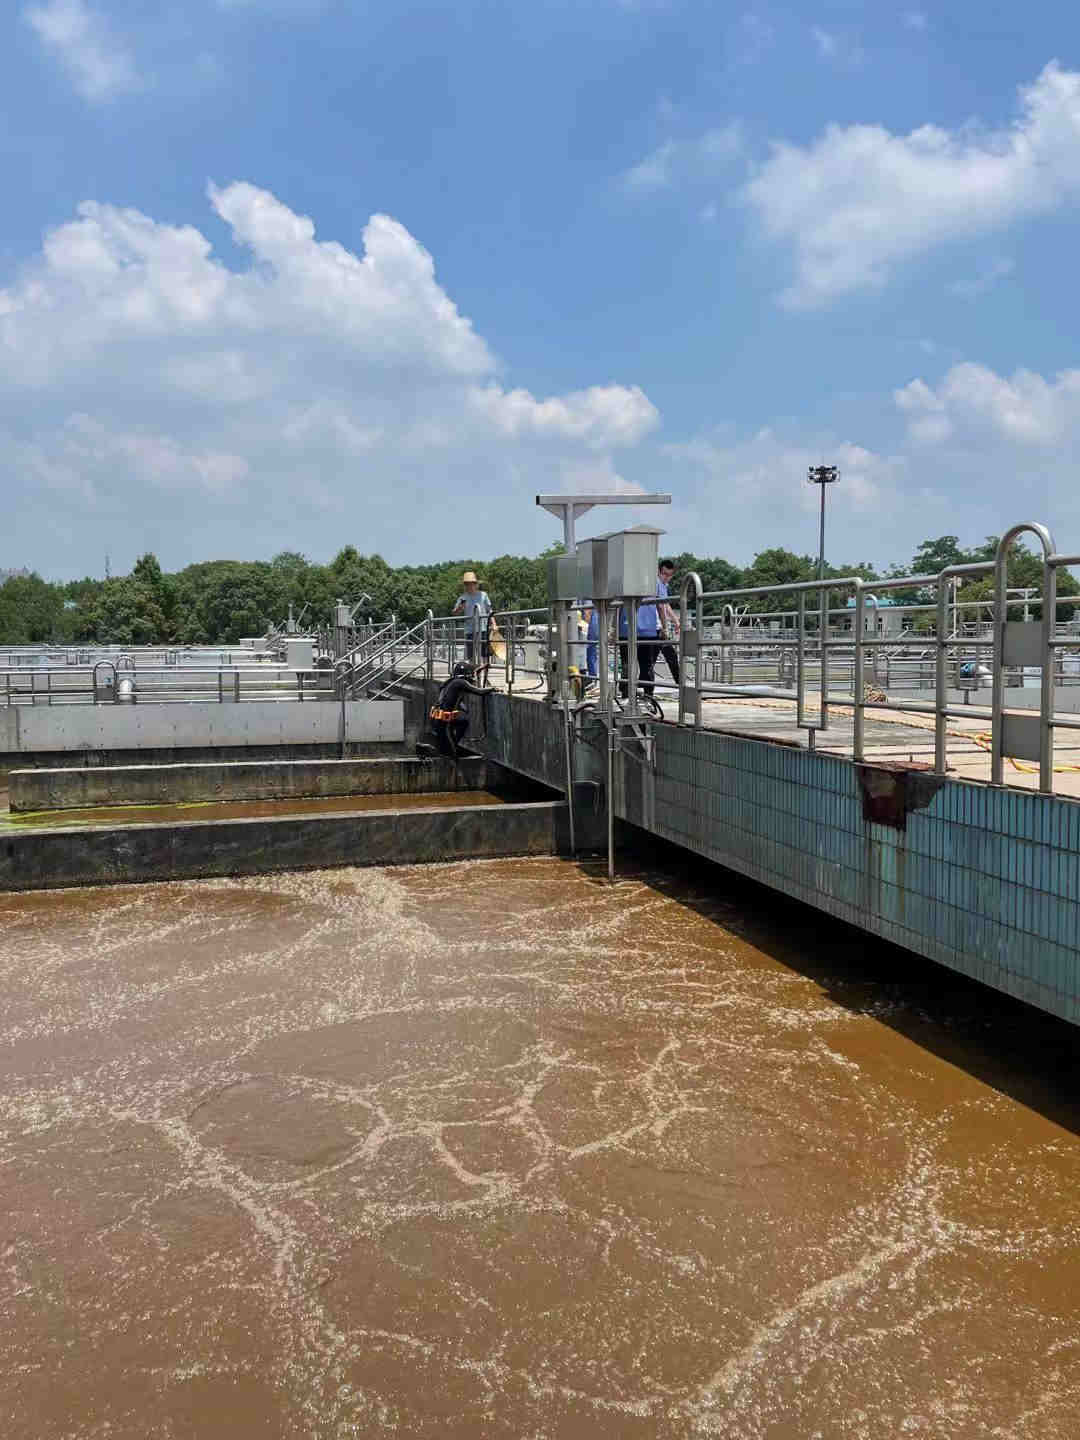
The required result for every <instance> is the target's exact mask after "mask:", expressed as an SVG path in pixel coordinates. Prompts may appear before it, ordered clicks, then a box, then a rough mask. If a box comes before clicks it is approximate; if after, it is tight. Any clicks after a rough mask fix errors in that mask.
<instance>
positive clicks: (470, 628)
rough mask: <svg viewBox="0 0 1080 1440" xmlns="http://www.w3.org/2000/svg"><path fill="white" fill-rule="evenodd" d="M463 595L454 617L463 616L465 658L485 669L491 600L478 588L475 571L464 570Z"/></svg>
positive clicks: (457, 604) (457, 603) (455, 608)
mask: <svg viewBox="0 0 1080 1440" xmlns="http://www.w3.org/2000/svg"><path fill="white" fill-rule="evenodd" d="M461 583H462V584H463V585H464V587H465V590H464V593H463V594H461V595H459V596H458V598H457V602H456V604H455V605H454V609H453V611H452V612H451V613H452V614H454V615H464V616H465V658H466V660H470V661H472V662H473V663H474V664H476V665H477V666H479V667H481V669H483V670H486V669H487V663H488V657H489V655H490V653H491V647H490V645H489V644H488V625H489V623H490V618H491V600H490V599H489V598H488V594H487V591H486V590H482V589H481V588H480V582H479V580H477V578H476V571H475V570H466V571H465V574H464V575H463V576H462V577H461Z"/></svg>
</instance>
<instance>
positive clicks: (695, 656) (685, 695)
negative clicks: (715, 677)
mask: <svg viewBox="0 0 1080 1440" xmlns="http://www.w3.org/2000/svg"><path fill="white" fill-rule="evenodd" d="M691 591H692V592H693V598H694V605H695V614H694V615H691V614H690V606H689V603H688V602H689V600H690V594H691ZM701 596H702V585H701V576H700V575H699V574H698V573H697V571H696V570H691V571H690V572H689V574H688V575H687V576H686V579H685V580H684V581H683V583H682V587H681V589H680V591H679V724H680V725H685V724H686V723H687V721H686V717H687V716H688V715H689V716H690V717H691V718H692V721H693V724H694V726H695V727H697V726H699V725H700V724H701V678H702V677H701V640H702V634H701V614H700V611H701V605H702V600H701Z"/></svg>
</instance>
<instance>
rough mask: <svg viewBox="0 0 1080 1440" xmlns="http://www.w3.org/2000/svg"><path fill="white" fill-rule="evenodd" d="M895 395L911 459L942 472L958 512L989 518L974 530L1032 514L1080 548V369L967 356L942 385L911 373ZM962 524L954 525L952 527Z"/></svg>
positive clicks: (1067, 545)
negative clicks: (1000, 364) (1001, 369)
mask: <svg viewBox="0 0 1080 1440" xmlns="http://www.w3.org/2000/svg"><path fill="white" fill-rule="evenodd" d="M894 399H895V401H896V406H897V409H898V411H899V412H900V414H901V415H902V416H903V418H904V420H905V421H906V425H907V433H908V440H909V442H910V444H911V447H912V449H911V454H912V464H913V466H917V467H918V469H919V471H920V473H922V474H923V475H931V476H934V477H936V480H937V484H938V485H939V487H940V489H941V490H942V491H943V492H944V493H947V494H948V495H949V496H950V500H951V504H952V506H953V508H954V511H955V514H956V515H958V516H960V517H964V516H966V515H969V514H971V513H973V512H974V513H979V512H981V513H982V514H983V516H984V517H985V518H984V519H983V522H982V528H981V530H980V529H977V528H975V526H974V525H972V524H970V523H969V526H968V530H969V533H975V534H979V533H983V534H1000V533H1001V531H1002V530H1003V529H1005V528H1006V527H1007V526H1008V525H1010V524H1013V523H1015V522H1016V521H1018V520H1023V519H1032V518H1034V519H1037V520H1042V521H1044V522H1046V523H1047V524H1049V525H1050V526H1051V528H1052V529H1054V530H1055V531H1056V533H1057V534H1058V536H1059V539H1061V541H1062V543H1063V548H1064V549H1068V550H1070V551H1074V550H1077V549H1080V487H1078V486H1077V476H1078V475H1080V370H1063V371H1061V372H1060V373H1059V374H1057V375H1054V376H1052V377H1046V376H1043V375H1040V374H1038V373H1037V372H1035V371H1032V370H1017V371H1015V372H1014V373H1013V374H1012V375H1011V376H1004V375H999V374H997V372H996V371H994V370H992V369H991V368H990V367H989V366H986V365H979V364H975V363H972V362H966V363H964V364H960V365H954V366H952V368H951V369H950V370H948V371H947V372H946V374H945V375H944V376H943V377H942V379H941V380H940V381H939V382H938V383H937V384H936V385H933V384H928V383H927V381H925V380H923V379H922V378H918V379H915V380H912V381H911V382H910V383H909V384H907V385H905V386H903V387H902V388H901V389H898V390H897V391H896V392H895V394H894ZM958 523H959V521H958V522H957V523H954V524H952V525H950V526H949V527H948V529H949V530H950V531H951V532H952V533H954V534H955V533H958V529H957V525H958Z"/></svg>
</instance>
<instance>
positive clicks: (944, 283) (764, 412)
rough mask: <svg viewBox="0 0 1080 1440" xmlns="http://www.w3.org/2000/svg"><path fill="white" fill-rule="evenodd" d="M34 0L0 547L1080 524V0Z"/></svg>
mask: <svg viewBox="0 0 1080 1440" xmlns="http://www.w3.org/2000/svg"><path fill="white" fill-rule="evenodd" d="M5 13H6V15H7V17H8V18H7V19H6V22H5V24H6V27H7V31H8V33H7V35H6V36H5V43H4V45H3V46H2V47H0V82H2V87H3V88H2V93H3V95H4V97H5V101H4V103H5V110H6V114H5V116H4V125H3V126H2V127H0V163H2V166H3V174H4V177H5V180H6V191H7V195H8V202H7V204H6V205H5V207H4V210H5V220H6V224H5V226H4V228H3V232H2V234H0V442H2V444H0V457H2V458H0V467H2V475H3V485H4V490H5V493H6V494H7V496H8V499H9V505H8V513H9V517H10V518H11V519H13V520H14V524H9V526H8V527H6V532H7V533H6V537H5V539H4V541H3V542H2V543H0V568H2V567H3V566H5V565H20V564H30V565H33V566H37V567H38V568H40V569H41V570H42V571H43V572H44V573H49V574H53V575H58V576H60V575H72V574H83V573H86V572H90V573H97V572H100V570H101V568H102V565H103V557H104V553H105V550H106V549H108V550H109V551H110V554H111V556H112V564H113V567H114V569H125V568H127V567H128V566H129V565H130V564H131V563H132V561H133V560H134V558H135V557H136V556H137V555H138V554H139V553H141V551H143V550H145V549H148V548H152V549H154V550H156V551H157V553H158V554H159V556H160V557H161V559H162V561H163V563H165V564H166V565H167V566H170V567H175V566H178V565H181V564H184V563H187V562H188V561H190V560H197V559H206V558H211V557H215V556H223V555H235V556H254V555H267V556H268V555H271V554H273V553H275V552H276V551H277V550H280V549H282V548H300V549H303V550H304V551H305V552H306V553H307V554H308V555H309V556H310V557H311V558H313V559H326V558H329V557H330V556H331V555H332V554H333V553H334V551H335V550H336V549H337V548H339V546H340V545H341V544H344V543H346V542H347V541H349V542H352V543H354V544H356V545H357V546H358V547H359V548H360V549H362V550H374V549H377V550H380V551H382V553H384V554H385V555H386V556H387V557H388V558H389V559H391V560H392V561H396V562H404V561H407V560H430V559H435V558H442V557H446V556H449V555H455V554H457V555H465V554H478V555H490V554H495V553H499V552H502V551H506V550H516V551H530V550H535V549H537V548H538V547H539V546H540V545H542V544H545V543H547V542H548V541H549V540H550V539H552V538H554V537H555V534H556V528H555V526H554V522H553V521H552V520H551V519H550V518H549V517H547V516H545V515H543V514H539V513H537V512H536V510H535V507H534V506H533V503H532V496H533V494H534V493H535V492H536V491H537V490H540V489H545V490H562V489H567V490H573V489H585V490H588V489H609V488H613V487H618V488H623V489H625V490H627V491H628V492H631V491H632V490H633V489H634V488H635V487H643V488H645V489H664V490H670V491H671V492H672V494H673V496H674V498H675V503H674V504H673V506H672V508H671V511H670V513H669V514H667V515H666V516H665V522H664V523H665V524H666V525H667V526H668V529H669V532H670V534H669V540H668V541H667V542H665V543H666V544H668V545H670V547H671V548H673V549H682V548H691V549H695V550H697V551H698V552H699V553H712V554H724V555H727V556H729V557H730V558H732V559H735V560H748V559H749V558H751V556H752V555H753V554H754V553H755V552H756V551H757V550H760V549H762V548H764V547H766V546H768V545H772V544H783V545H788V546H791V547H792V548H795V549H799V550H812V549H813V548H814V547H815V544H816V523H815V515H814V511H813V501H814V495H813V493H812V492H811V491H810V489H809V487H807V486H806V485H805V470H806V465H807V464H808V463H811V462H816V461H818V460H829V461H834V462H835V463H838V464H839V465H840V468H841V477H842V478H841V484H840V485H839V486H838V487H837V488H836V490H835V491H834V492H833V494H832V495H831V496H830V503H831V504H832V505H833V519H832V522H831V525H830V547H829V548H830V553H831V557H832V558H835V559H836V560H837V561H839V560H841V559H850V560H856V559H869V560H871V561H875V562H878V563H883V564H884V563H889V562H892V561H898V560H904V559H906V558H907V557H909V556H910V554H911V551H912V548H913V546H914V545H915V544H917V543H918V541H919V540H921V539H922V538H924V537H925V536H927V535H931V534H933V535H937V534H941V533H958V534H960V535H961V537H962V538H964V539H965V540H969V541H974V540H977V539H980V538H981V537H982V536H983V535H984V534H986V533H988V532H991V531H998V530H1001V529H1002V528H1004V527H1005V526H1006V525H1008V524H1010V523H1012V522H1013V521H1015V520H1018V519H1024V518H1037V519H1044V520H1046V521H1048V522H1049V523H1050V525H1051V526H1052V528H1054V530H1055V531H1056V533H1057V538H1058V541H1059V544H1060V545H1061V547H1062V548H1067V549H1080V493H1078V486H1077V478H1078V470H1077V465H1078V461H1080V356H1078V355H1077V334H1078V325H1077V318H1078V317H1077V308H1078V301H1077V298H1076V297H1077V286H1076V282H1075V278H1074V277H1075V271H1076V263H1077V262H1076V258H1075V257H1076V256H1077V254H1078V253H1080V244H1078V241H1080V14H1078V12H1077V11H1076V9H1075V7H1071V6H1066V5H1064V4H1061V5H1057V4H1053V5H1051V4H1046V5H1040V4H1032V5H1028V6H1026V7H1023V8H1022V9H1020V8H1019V7H994V6H987V5H985V4H983V5H974V4H970V5H969V4H967V3H956V4H950V5H946V6H940V7H933V6H929V5H926V6H919V5H911V6H905V5H899V6H897V7H895V8H893V7H883V6H876V5H875V6H871V5H867V4H856V3H835V0H834V3H826V0H820V3H815V4H791V5H786V6H780V5H760V6H752V7H746V8H742V7H740V6H737V5H736V6H731V7H724V6H719V5H715V4H705V3H694V0H637V3H632V0H578V3H576V4H573V5H571V4H564V3H553V0H549V3H547V4H545V5H543V6H536V5H525V4H519V3H517V0H499V3H494V0H493V3H476V0H461V3H458V4H455V5H453V6H449V5H445V4H426V5H422V4H413V3H409V0H398V3H395V4H393V5H388V4H382V3H359V0H185V3H175V4H174V3H158V4H155V5H154V6H146V5H145V3H143V4H136V3H133V0H20V3H17V4H15V5H14V6H11V7H7V9H6V12H5ZM305 217H306V219H305ZM372 217H383V218H376V219H374V220H373V218H372ZM309 222H310V223H309ZM312 227H313V228H312ZM655 514H656V512H655V511H653V512H648V511H644V510H642V511H637V512H635V511H634V510H632V509H628V510H627V511H626V518H627V520H628V521H632V520H634V519H638V518H641V519H645V518H650V519H651V518H655ZM605 523H610V518H609V519H608V521H606V522H605ZM585 528H586V529H587V528H588V526H586V527H585Z"/></svg>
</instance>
